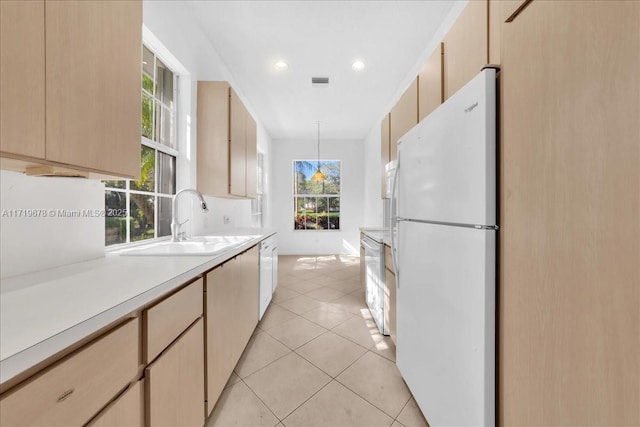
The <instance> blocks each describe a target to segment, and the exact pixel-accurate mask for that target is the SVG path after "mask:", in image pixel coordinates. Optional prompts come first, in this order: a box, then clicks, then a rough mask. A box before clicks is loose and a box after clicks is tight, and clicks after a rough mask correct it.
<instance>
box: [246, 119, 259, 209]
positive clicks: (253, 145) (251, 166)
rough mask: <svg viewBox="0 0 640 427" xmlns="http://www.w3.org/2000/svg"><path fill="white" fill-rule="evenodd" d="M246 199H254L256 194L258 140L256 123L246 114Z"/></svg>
mask: <svg viewBox="0 0 640 427" xmlns="http://www.w3.org/2000/svg"><path fill="white" fill-rule="evenodd" d="M246 126H247V159H246V161H247V165H246V169H247V178H246V182H247V188H246V195H247V197H254V198H255V197H256V195H257V193H258V140H257V128H256V121H255V120H253V117H251V114H249V112H247V120H246Z"/></svg>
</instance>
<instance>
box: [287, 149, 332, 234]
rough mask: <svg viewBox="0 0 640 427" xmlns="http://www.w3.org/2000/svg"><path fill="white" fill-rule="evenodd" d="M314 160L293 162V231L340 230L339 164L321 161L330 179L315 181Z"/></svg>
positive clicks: (323, 170) (322, 168)
mask: <svg viewBox="0 0 640 427" xmlns="http://www.w3.org/2000/svg"><path fill="white" fill-rule="evenodd" d="M316 169H317V165H316V162H315V161H309V160H294V162H293V206H294V213H293V217H294V221H293V228H294V230H340V161H339V160H321V161H320V169H321V170H322V172H324V174H325V176H326V177H327V179H326V180H324V181H312V180H311V176H312V175H313V174H314V173H315V171H316Z"/></svg>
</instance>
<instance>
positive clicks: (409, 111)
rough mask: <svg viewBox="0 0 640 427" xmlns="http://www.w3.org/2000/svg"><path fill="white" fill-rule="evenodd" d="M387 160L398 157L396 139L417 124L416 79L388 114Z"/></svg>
mask: <svg viewBox="0 0 640 427" xmlns="http://www.w3.org/2000/svg"><path fill="white" fill-rule="evenodd" d="M389 124H390V138H391V139H390V142H391V143H390V145H389V159H390V160H396V158H397V157H398V154H397V153H398V139H400V137H402V136H403V135H404V134H405V133H407V132H408V131H409V130H410V129H411V128H412V127H414V126H415V125H417V124H418V79H415V80H414V81H413V83H411V86H409V87H408V88H407V90H406V91H405V92H404V94H402V97H401V98H400V99H399V100H398V102H397V103H396V105H395V106H394V107H393V109H392V110H391V113H390V119H389Z"/></svg>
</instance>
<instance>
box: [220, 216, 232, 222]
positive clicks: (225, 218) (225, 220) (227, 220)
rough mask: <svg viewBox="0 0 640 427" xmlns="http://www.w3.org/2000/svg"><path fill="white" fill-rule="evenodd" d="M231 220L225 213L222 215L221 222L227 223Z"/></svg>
mask: <svg viewBox="0 0 640 427" xmlns="http://www.w3.org/2000/svg"><path fill="white" fill-rule="evenodd" d="M230 222H231V218H229V217H228V216H227V215H224V216H223V217H222V223H223V224H229V223H230Z"/></svg>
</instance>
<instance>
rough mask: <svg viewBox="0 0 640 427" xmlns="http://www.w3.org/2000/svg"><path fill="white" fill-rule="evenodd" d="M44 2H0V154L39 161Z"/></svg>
mask: <svg viewBox="0 0 640 427" xmlns="http://www.w3.org/2000/svg"><path fill="white" fill-rule="evenodd" d="M44 83H45V64H44V0H38V1H35V0H34V1H17V0H16V1H4V0H3V1H1V2H0V151H1V152H2V153H3V154H4V153H8V154H16V155H23V156H30V157H35V158H39V159H43V158H44V155H45V130H44V124H45V118H44V102H45V101H44V99H45V97H44Z"/></svg>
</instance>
